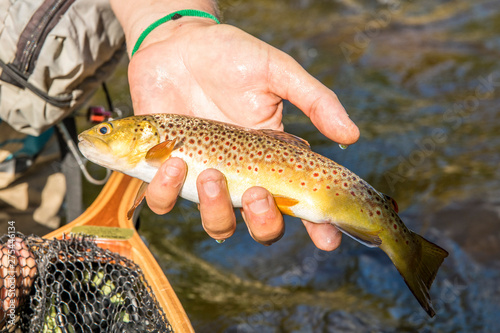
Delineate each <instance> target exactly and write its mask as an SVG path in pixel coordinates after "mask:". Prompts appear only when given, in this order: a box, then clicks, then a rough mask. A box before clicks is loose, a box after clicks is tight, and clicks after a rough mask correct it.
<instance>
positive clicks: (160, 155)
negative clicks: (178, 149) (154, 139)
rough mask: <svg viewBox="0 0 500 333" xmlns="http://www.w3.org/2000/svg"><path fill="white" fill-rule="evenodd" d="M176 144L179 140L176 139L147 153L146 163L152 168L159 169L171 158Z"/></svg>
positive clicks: (164, 142) (165, 142)
mask: <svg viewBox="0 0 500 333" xmlns="http://www.w3.org/2000/svg"><path fill="white" fill-rule="evenodd" d="M176 142H177V140H176V139H174V140H166V141H163V142H162V143H159V144H157V145H156V146H154V147H153V148H151V149H150V150H148V152H147V153H146V162H147V163H148V164H149V165H151V166H154V167H157V168H159V167H160V165H161V164H162V163H163V162H165V161H166V160H167V159H168V158H169V157H170V154H171V153H172V151H173V150H174V147H175V144H176Z"/></svg>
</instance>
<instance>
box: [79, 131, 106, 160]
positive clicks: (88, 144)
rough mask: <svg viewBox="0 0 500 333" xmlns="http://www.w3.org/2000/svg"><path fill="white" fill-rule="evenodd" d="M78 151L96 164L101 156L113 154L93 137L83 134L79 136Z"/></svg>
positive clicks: (101, 141) (100, 141) (104, 144)
mask: <svg viewBox="0 0 500 333" xmlns="http://www.w3.org/2000/svg"><path fill="white" fill-rule="evenodd" d="M78 149H79V150H80V152H81V153H82V154H83V156H85V157H86V158H87V159H88V160H90V161H92V162H96V161H98V160H100V158H99V157H100V156H103V155H104V154H109V153H111V151H110V148H109V146H108V145H107V144H106V142H104V141H103V140H101V139H100V138H96V137H95V136H93V135H89V134H87V132H83V133H81V134H80V135H78Z"/></svg>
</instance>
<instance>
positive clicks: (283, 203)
mask: <svg viewBox="0 0 500 333" xmlns="http://www.w3.org/2000/svg"><path fill="white" fill-rule="evenodd" d="M273 197H274V201H275V202H276V205H277V206H278V209H279V210H280V211H281V212H282V213H283V214H286V215H290V216H295V215H294V214H293V212H292V210H291V209H290V207H293V206H295V205H296V204H298V203H299V200H296V199H293V198H289V197H285V196H282V195H273Z"/></svg>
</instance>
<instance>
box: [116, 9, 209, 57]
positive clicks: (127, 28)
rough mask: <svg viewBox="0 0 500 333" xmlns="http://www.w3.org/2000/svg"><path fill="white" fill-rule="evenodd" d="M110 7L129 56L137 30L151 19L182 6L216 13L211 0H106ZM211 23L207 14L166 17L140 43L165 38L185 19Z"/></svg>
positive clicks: (137, 33)
mask: <svg viewBox="0 0 500 333" xmlns="http://www.w3.org/2000/svg"><path fill="white" fill-rule="evenodd" d="M110 1H111V6H112V8H113V11H114V12H115V15H116V17H117V18H118V21H119V22H120V24H121V26H122V28H123V30H124V33H125V39H126V42H127V53H128V55H129V56H130V54H131V51H132V48H133V47H134V45H135V43H136V41H137V40H138V38H139V36H140V35H141V33H142V32H143V31H144V30H145V29H146V28H147V27H148V26H149V25H151V24H152V23H153V22H155V21H157V20H158V19H160V18H162V17H164V16H166V15H168V14H171V13H173V12H175V11H179V10H183V9H196V10H201V11H204V12H207V13H210V14H212V15H214V16H216V15H217V7H216V4H215V1H213V0H179V1H172V0H163V1H152V2H151V3H149V4H144V3H143V2H140V1H135V0H110ZM188 22H189V23H199V24H215V22H214V21H213V20H211V19H208V18H200V17H188V16H186V17H182V18H181V19H179V20H174V21H171V22H170V21H169V22H167V23H165V24H162V25H161V26H159V27H157V28H156V29H155V30H154V31H152V32H151V33H150V34H149V35H148V37H147V38H146V39H145V40H144V42H143V45H142V47H144V46H146V45H148V44H151V43H154V42H155V41H158V40H165V39H167V38H168V37H169V36H170V35H172V34H174V33H175V31H176V30H177V28H178V27H179V26H181V25H183V24H185V23H188Z"/></svg>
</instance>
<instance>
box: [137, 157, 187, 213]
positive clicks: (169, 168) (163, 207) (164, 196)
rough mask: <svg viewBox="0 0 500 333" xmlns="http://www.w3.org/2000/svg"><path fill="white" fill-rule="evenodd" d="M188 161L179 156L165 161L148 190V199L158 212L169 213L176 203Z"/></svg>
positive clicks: (149, 204) (154, 210) (153, 209)
mask: <svg viewBox="0 0 500 333" xmlns="http://www.w3.org/2000/svg"><path fill="white" fill-rule="evenodd" d="M186 171H187V169H186V163H185V162H184V161H183V160H182V159H180V158H177V157H172V158H169V159H168V160H167V161H166V162H165V163H163V164H162V165H161V166H160V168H159V169H158V171H157V172H156V175H155V176H154V178H153V180H152V181H151V183H150V184H149V186H148V188H147V190H146V201H147V203H148V206H149V208H151V210H152V211H153V212H155V213H156V214H165V213H168V212H169V211H170V210H172V208H173V207H174V205H175V202H176V200H177V196H178V195H179V191H180V190H181V188H182V184H183V183H184V178H185V177H186Z"/></svg>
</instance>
